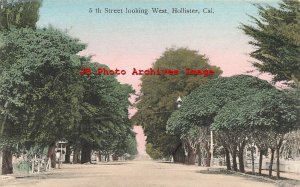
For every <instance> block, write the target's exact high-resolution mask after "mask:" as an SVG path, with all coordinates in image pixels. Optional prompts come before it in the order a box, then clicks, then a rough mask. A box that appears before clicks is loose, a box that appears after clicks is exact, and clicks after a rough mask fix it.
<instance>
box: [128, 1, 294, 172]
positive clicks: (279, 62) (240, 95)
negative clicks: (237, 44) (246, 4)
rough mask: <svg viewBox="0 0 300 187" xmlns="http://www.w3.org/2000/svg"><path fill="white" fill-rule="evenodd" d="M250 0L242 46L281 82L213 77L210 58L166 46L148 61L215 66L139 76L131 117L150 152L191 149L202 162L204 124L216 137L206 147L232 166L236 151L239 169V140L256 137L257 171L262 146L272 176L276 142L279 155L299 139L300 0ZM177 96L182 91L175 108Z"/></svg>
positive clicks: (176, 154) (186, 158) (191, 156)
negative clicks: (257, 1)
mask: <svg viewBox="0 0 300 187" xmlns="http://www.w3.org/2000/svg"><path fill="white" fill-rule="evenodd" d="M256 6H257V7H258V13H259V16H260V17H259V18H255V17H251V18H252V19H253V20H254V25H247V24H242V25H241V29H242V30H243V31H244V33H245V34H246V35H248V36H250V37H251V41H250V42H249V44H251V45H253V46H254V51H253V52H252V53H251V54H250V56H251V57H253V58H254V59H255V60H256V61H254V62H253V65H254V67H256V68H257V70H259V71H260V72H262V73H264V72H268V73H270V74H272V75H274V76H273V83H274V84H275V83H277V82H280V81H281V83H284V84H287V89H285V90H278V89H276V88H275V87H274V86H273V85H271V84H269V83H268V82H266V81H263V80H260V79H258V78H256V77H252V76H246V75H239V76H233V77H227V78H226V77H220V74H221V73H222V71H221V70H220V69H219V68H217V67H214V66H211V65H210V64H209V63H208V59H207V58H206V57H205V56H204V55H200V54H198V53H197V52H196V51H192V50H188V49H183V48H180V49H168V50H167V51H166V52H165V53H164V54H163V55H162V56H161V57H160V58H159V59H158V60H157V61H156V62H155V63H154V64H153V67H152V68H160V69H163V68H171V69H172V68H174V69H184V68H185V67H191V68H195V69H197V68H198V69H214V70H215V72H216V73H215V75H214V76H210V77H201V76H185V75H179V76H167V75H165V76H143V77H142V89H141V94H140V97H139V98H138V103H137V108H138V109H139V110H138V112H137V113H136V115H135V116H134V118H133V120H134V121H135V122H136V123H138V124H141V125H142V126H143V127H144V129H145V133H146V135H147V142H148V145H147V152H148V154H149V155H150V156H152V158H156V159H158V158H163V157H169V156H170V155H172V157H173V159H174V161H175V162H184V163H187V164H194V163H195V158H196V154H198V159H199V161H198V163H201V162H202V161H203V160H205V162H206V164H205V165H207V166H209V164H210V158H211V150H210V146H211V145H210V131H211V130H212V131H213V134H214V135H215V136H214V141H216V142H217V144H216V145H215V146H214V147H215V150H214V151H217V152H218V154H224V155H226V158H227V159H226V161H227V168H228V169H233V170H237V169H238V167H237V160H236V158H237V157H238V158H239V170H240V171H242V172H244V161H243V159H244V152H245V151H244V150H245V147H246V145H247V146H248V147H252V148H253V146H254V145H256V146H257V147H258V149H259V150H260V155H259V160H260V161H259V168H260V169H259V173H261V165H262V156H263V154H264V155H267V151H266V150H267V149H268V148H269V149H270V156H271V162H270V163H271V166H270V170H269V171H270V172H269V174H270V175H271V174H272V173H271V172H272V163H273V159H274V154H275V151H276V154H277V171H278V172H277V176H279V158H280V156H282V155H279V153H280V148H281V147H282V149H281V150H282V151H283V150H285V151H283V152H285V153H284V154H285V157H286V156H287V155H289V153H291V152H295V151H296V152H297V150H299V148H298V147H295V146H294V145H299V142H295V141H296V140H297V138H296V139H294V138H292V139H291V137H294V136H296V137H298V136H299V131H297V129H298V128H299V106H300V103H299V98H300V97H299V95H300V94H299V93H300V91H299V72H300V62H299V59H300V43H299V39H300V10H299V9H300V2H299V1H293V0H283V1H282V2H281V3H280V4H279V6H278V7H277V8H275V7H271V6H260V5H256ZM178 96H181V97H182V96H183V97H184V96H186V97H185V98H184V99H183V104H182V106H181V107H180V109H178V110H177V109H176V103H175V101H176V99H177V97H178ZM293 135H294V136H293ZM291 142H293V143H292V144H293V145H291ZM283 144H284V145H287V146H283ZM219 148H221V149H219ZM292 149H293V150H292ZM220 150H221V151H220ZM230 155H231V157H232V159H230ZM204 158H205V159H204ZM231 160H232V162H233V163H231Z"/></svg>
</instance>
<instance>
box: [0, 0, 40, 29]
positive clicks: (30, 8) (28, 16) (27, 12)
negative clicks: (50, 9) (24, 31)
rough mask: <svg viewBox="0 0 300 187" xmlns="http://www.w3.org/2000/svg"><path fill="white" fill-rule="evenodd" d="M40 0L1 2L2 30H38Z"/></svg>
mask: <svg viewBox="0 0 300 187" xmlns="http://www.w3.org/2000/svg"><path fill="white" fill-rule="evenodd" d="M40 6H41V1H40V0H17V1H7V0H1V1H0V30H3V29H10V28H11V27H16V28H26V27H29V28H33V29H35V28H36V22H37V21H38V18H39V8H40Z"/></svg>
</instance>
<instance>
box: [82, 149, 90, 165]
mask: <svg viewBox="0 0 300 187" xmlns="http://www.w3.org/2000/svg"><path fill="white" fill-rule="evenodd" d="M91 152H92V150H91V148H90V147H89V146H83V147H82V150H81V164H84V163H87V162H89V163H91Z"/></svg>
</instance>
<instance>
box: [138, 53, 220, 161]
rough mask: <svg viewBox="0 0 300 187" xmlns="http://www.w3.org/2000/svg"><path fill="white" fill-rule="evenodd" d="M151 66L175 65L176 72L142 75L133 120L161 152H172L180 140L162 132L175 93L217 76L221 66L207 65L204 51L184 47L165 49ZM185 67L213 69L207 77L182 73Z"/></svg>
mask: <svg viewBox="0 0 300 187" xmlns="http://www.w3.org/2000/svg"><path fill="white" fill-rule="evenodd" d="M152 68H153V69H161V70H162V69H178V70H179V74H178V75H152V76H149V75H143V76H142V78H141V80H142V85H141V86H142V87H141V94H140V97H139V98H138V100H139V102H138V104H137V108H138V112H137V113H136V114H135V116H134V117H133V119H134V122H135V123H137V124H140V125H142V126H143V127H144V130H145V134H146V136H147V142H148V143H151V145H153V148H155V149H156V150H158V151H160V152H162V153H163V154H164V156H169V155H170V154H173V152H174V150H175V149H176V148H177V146H178V144H179V143H180V138H179V136H174V135H170V134H167V133H166V122H167V120H168V119H169V117H170V115H171V113H172V112H173V111H175V110H176V103H175V101H176V99H177V98H178V96H181V97H182V96H185V95H188V94H189V93H190V92H191V91H192V90H193V89H194V88H196V87H198V86H199V85H202V84H205V83H206V82H207V81H208V80H209V79H213V78H216V77H218V76H219V75H220V74H221V70H220V69H219V68H218V67H215V66H211V65H210V64H209V63H208V59H207V58H206V57H205V56H204V55H200V54H198V52H197V51H193V50H189V49H186V48H178V49H168V50H166V51H165V52H164V53H163V55H162V56H161V57H160V58H159V59H157V60H156V62H155V63H154V64H153V65H152ZM185 68H191V69H213V70H214V71H215V74H214V75H213V76H211V77H210V76H209V77H203V76H202V75H186V74H185Z"/></svg>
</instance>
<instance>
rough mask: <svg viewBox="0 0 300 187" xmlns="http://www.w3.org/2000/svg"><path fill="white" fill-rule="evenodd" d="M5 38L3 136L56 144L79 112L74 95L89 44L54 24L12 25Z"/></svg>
mask: <svg viewBox="0 0 300 187" xmlns="http://www.w3.org/2000/svg"><path fill="white" fill-rule="evenodd" d="M1 40H2V45H1V48H0V66H1V70H0V85H1V88H0V103H1V104H0V106H2V107H1V118H2V119H4V120H3V122H2V124H1V125H2V128H1V129H3V131H2V132H3V133H2V135H1V137H3V138H5V137H7V138H10V139H11V138H13V137H17V142H18V143H25V142H28V141H31V142H32V143H33V142H34V143H36V144H44V145H45V144H52V142H53V141H56V140H57V139H60V138H62V137H63V134H64V132H65V129H66V128H67V126H66V125H65V124H69V123H72V121H71V120H72V119H73V118H72V117H70V116H73V117H74V115H75V114H73V113H72V111H71V110H70V108H72V107H71V105H72V102H71V97H70V95H71V93H72V92H71V89H73V86H74V81H73V77H74V75H78V71H79V66H80V57H79V56H78V55H76V54H77V53H78V52H79V51H81V50H82V49H84V48H85V45H83V44H81V43H79V42H78V40H77V39H72V38H70V37H69V36H67V35H66V34H64V33H61V32H60V31H57V30H54V29H51V28H50V29H37V30H32V29H27V28H25V29H13V28H12V29H10V30H7V31H3V32H1ZM50 44H51V45H50ZM75 73H76V74H75ZM3 106H4V107H3ZM10 147H11V145H9V146H8V147H7V148H8V149H10ZM4 173H6V172H4Z"/></svg>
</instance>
